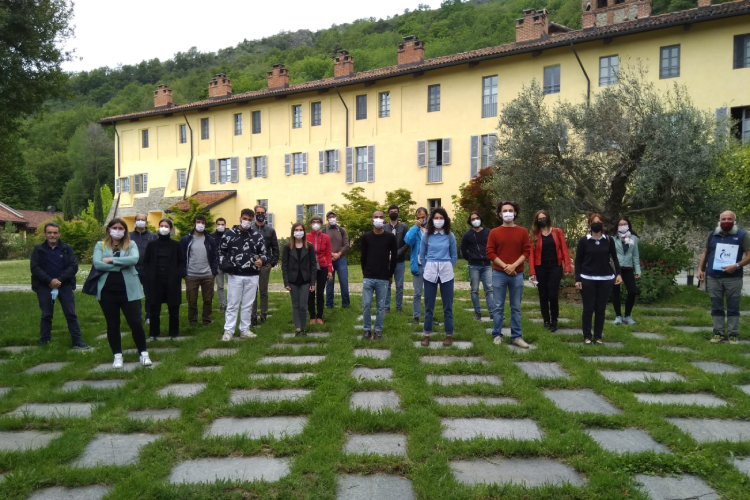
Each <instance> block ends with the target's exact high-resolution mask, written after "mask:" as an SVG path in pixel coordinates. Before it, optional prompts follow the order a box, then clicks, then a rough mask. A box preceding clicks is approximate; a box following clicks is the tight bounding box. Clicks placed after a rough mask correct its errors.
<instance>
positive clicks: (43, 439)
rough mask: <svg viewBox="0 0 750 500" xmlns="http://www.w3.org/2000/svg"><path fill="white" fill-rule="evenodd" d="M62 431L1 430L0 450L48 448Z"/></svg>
mask: <svg viewBox="0 0 750 500" xmlns="http://www.w3.org/2000/svg"><path fill="white" fill-rule="evenodd" d="M60 436H62V432H39V431H16V432H0V451H28V450H38V449H40V448H46V447H47V446H48V445H49V444H50V443H51V442H52V440H53V439H57V438H59V437H60Z"/></svg>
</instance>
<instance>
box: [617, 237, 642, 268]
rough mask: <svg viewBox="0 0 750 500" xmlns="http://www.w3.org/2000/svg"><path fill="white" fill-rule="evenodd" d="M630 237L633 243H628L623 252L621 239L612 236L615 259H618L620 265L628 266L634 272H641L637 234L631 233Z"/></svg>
mask: <svg viewBox="0 0 750 500" xmlns="http://www.w3.org/2000/svg"><path fill="white" fill-rule="evenodd" d="M630 237H631V238H632V239H633V244H632V245H628V251H627V252H625V247H624V246H623V244H622V240H620V238H619V237H618V236H615V237H614V240H615V249H616V250H617V260H618V261H620V267H630V268H632V269H633V271H635V274H641V256H640V254H639V253H638V236H636V235H634V234H631V235H630Z"/></svg>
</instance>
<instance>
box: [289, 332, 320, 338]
mask: <svg viewBox="0 0 750 500" xmlns="http://www.w3.org/2000/svg"><path fill="white" fill-rule="evenodd" d="M330 335H331V334H330V333H328V332H307V335H305V337H310V338H313V339H327V338H328V337H329V336H330ZM305 337H297V338H305ZM281 338H282V339H293V338H295V334H294V333H282V334H281Z"/></svg>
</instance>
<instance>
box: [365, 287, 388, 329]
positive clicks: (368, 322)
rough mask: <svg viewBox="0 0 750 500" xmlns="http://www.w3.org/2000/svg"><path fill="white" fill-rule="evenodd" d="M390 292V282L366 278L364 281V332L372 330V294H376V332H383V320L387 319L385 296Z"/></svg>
mask: <svg viewBox="0 0 750 500" xmlns="http://www.w3.org/2000/svg"><path fill="white" fill-rule="evenodd" d="M387 290H388V280H374V279H371V278H365V279H364V280H363V281H362V324H363V325H364V330H365V331H368V330H370V329H371V328H372V317H371V316H370V307H371V306H372V293H373V292H375V307H376V311H377V313H376V314H375V331H376V332H382V331H383V319H384V318H385V294H386V291H387Z"/></svg>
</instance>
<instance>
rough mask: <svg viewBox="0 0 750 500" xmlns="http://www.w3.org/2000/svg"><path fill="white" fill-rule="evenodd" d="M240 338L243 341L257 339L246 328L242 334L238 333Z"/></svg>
mask: <svg viewBox="0 0 750 500" xmlns="http://www.w3.org/2000/svg"><path fill="white" fill-rule="evenodd" d="M240 337H241V338H243V339H254V338H255V337H257V335H255V334H254V333H253V332H251V331H250V329H249V328H248V329H247V330H245V331H244V332H241V333H240Z"/></svg>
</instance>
